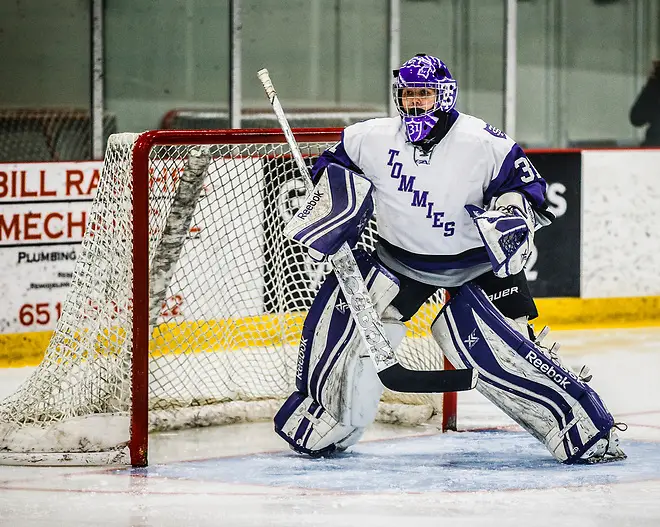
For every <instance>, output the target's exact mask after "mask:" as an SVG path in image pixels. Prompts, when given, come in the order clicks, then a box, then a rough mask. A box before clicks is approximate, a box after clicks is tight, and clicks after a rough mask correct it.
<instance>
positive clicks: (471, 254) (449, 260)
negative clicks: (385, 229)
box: [378, 236, 490, 272]
mask: <svg viewBox="0 0 660 527" xmlns="http://www.w3.org/2000/svg"><path fill="white" fill-rule="evenodd" d="M378 244H379V245H380V246H381V247H382V248H383V249H385V251H386V252H387V253H388V254H389V255H390V256H392V258H395V259H396V260H398V261H399V262H401V263H402V264H404V265H407V266H408V267H411V268H412V269H416V270H417V271H427V272H433V271H446V270H450V269H468V268H470V267H474V266H475V265H479V264H484V263H489V262H490V260H489V259H488V252H487V251H486V248H485V247H475V248H474V249H468V250H467V251H463V252H462V253H459V254H443V255H429V254H417V253H412V252H410V251H406V250H405V249H402V248H401V247H397V246H396V245H394V244H392V243H390V242H388V241H387V240H385V239H384V238H381V237H380V236H379V237H378Z"/></svg>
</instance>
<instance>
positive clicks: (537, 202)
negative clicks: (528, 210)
mask: <svg viewBox="0 0 660 527" xmlns="http://www.w3.org/2000/svg"><path fill="white" fill-rule="evenodd" d="M521 157H524V158H525V159H527V156H526V155H525V152H523V149H522V148H520V146H518V144H517V143H515V144H514V145H513V146H512V147H511V150H510V151H509V153H508V154H507V156H506V157H505V158H504V161H503V162H502V166H501V167H500V171H499V172H498V174H497V176H496V177H495V178H494V179H493V180H492V181H491V182H490V185H488V188H487V189H486V192H485V193H484V203H490V201H491V200H492V199H493V198H494V197H497V196H501V195H502V194H506V193H507V192H513V191H515V192H520V193H522V194H524V195H525V197H526V198H527V199H528V200H529V202H530V204H531V205H532V207H533V208H534V209H539V210H544V209H545V206H544V203H545V192H546V188H547V184H546V182H545V180H544V179H543V178H542V177H541V176H540V175H539V174H538V173H537V172H536V170H535V169H533V165H532V163H531V161H529V160H528V162H527V163H526V164H521V165H520V166H519V167H518V168H516V167H515V162H516V160H518V159H520V158H521ZM525 167H532V169H533V170H534V173H535V174H536V177H534V179H533V180H532V181H531V182H529V183H525V179H529V177H530V173H529V172H525V171H524V170H523V168H525Z"/></svg>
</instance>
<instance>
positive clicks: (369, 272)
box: [275, 250, 403, 455]
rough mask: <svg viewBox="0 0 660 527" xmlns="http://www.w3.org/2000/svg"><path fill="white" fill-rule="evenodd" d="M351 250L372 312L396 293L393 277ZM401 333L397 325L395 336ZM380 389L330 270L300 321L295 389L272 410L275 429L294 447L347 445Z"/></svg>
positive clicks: (313, 449) (312, 450)
mask: <svg viewBox="0 0 660 527" xmlns="http://www.w3.org/2000/svg"><path fill="white" fill-rule="evenodd" d="M354 253H355V259H356V261H357V263H358V267H359V268H360V271H361V273H362V276H363V277H364V279H365V283H366V284H367V288H368V289H369V292H370V294H371V298H372V300H373V302H374V305H375V307H376V312H377V313H378V314H382V313H383V311H384V310H385V308H386V307H387V306H388V305H389V303H390V302H391V301H392V299H393V298H394V297H395V296H396V295H397V293H398V290H399V287H398V283H397V281H396V278H394V277H393V276H392V275H391V274H390V273H389V272H388V271H387V270H386V269H385V268H384V267H382V266H381V265H380V264H378V263H377V262H376V261H375V260H374V259H373V258H372V257H371V256H369V255H368V254H367V253H366V252H364V251H362V250H356V251H355V252H354ZM392 326H393V327H395V328H397V329H398V326H397V325H396V324H393V325H392ZM386 329H387V325H386ZM389 336H390V338H393V337H394V335H393V334H391V335H389ZM402 338H403V333H402V332H400V331H398V332H397V336H396V339H398V341H399V342H400V340H401V339H402ZM391 343H392V345H393V346H396V345H397V344H398V342H396V341H392V342H391ZM382 391H383V386H382V384H381V382H380V379H379V378H378V374H377V373H376V368H375V366H374V364H373V361H372V360H371V357H370V356H369V354H368V352H367V350H366V349H365V347H364V345H363V343H362V340H361V337H360V335H359V333H358V331H357V327H356V325H355V322H354V320H353V318H352V316H351V313H350V310H349V308H348V305H347V304H346V301H345V299H344V295H343V293H342V292H341V290H340V288H339V284H338V282H337V279H336V278H335V276H334V274H333V275H330V276H328V278H327V279H326V281H325V282H324V283H323V285H322V286H321V289H320V290H319V292H318V294H317V296H316V298H315V299H314V302H313V304H312V306H311V308H310V310H309V313H308V315H307V317H306V319H305V323H304V324H303V330H302V335H301V339H300V347H299V350H298V364H297V367H296V392H295V393H294V394H293V395H291V397H289V399H288V400H287V402H286V403H285V404H284V406H282V408H281V409H280V411H279V412H278V413H277V415H276V416H275V430H276V431H277V433H278V434H280V435H281V436H282V437H283V438H284V439H285V440H286V441H287V442H288V443H289V444H290V445H291V446H292V447H293V449H294V450H296V451H298V452H302V453H306V454H312V455H314V454H319V453H321V454H322V453H328V452H331V451H333V450H335V449H337V448H340V449H342V448H346V447H347V446H350V445H351V444H354V443H355V442H357V441H358V440H359V438H360V436H361V435H362V431H363V430H364V428H365V427H366V426H368V425H369V424H370V423H371V422H372V421H373V420H374V418H375V416H376V412H377V410H378V402H379V400H380V396H381V394H382ZM310 416H311V418H310ZM312 418H313V419H312Z"/></svg>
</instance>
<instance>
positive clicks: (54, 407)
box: [0, 134, 442, 452]
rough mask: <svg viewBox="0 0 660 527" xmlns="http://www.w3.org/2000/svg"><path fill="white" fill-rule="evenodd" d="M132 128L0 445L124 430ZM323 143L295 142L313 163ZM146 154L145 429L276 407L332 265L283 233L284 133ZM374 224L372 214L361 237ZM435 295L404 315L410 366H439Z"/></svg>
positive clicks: (289, 196) (256, 414) (293, 182)
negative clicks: (411, 315) (272, 138)
mask: <svg viewBox="0 0 660 527" xmlns="http://www.w3.org/2000/svg"><path fill="white" fill-rule="evenodd" d="M137 137H138V136H137V135H135V134H118V135H115V136H112V137H111V139H110V140H109V142H108V148H107V151H106V156H105V163H104V168H103V175H102V178H101V181H100V185H99V188H98V191H97V196H96V199H95V201H94V203H93V206H92V210H91V213H90V218H89V223H88V225H87V232H86V235H85V238H84V241H83V247H82V254H81V257H80V258H79V261H78V264H77V267H76V271H75V273H74V277H73V281H72V284H71V289H70V293H69V295H68V297H67V299H66V301H65V303H64V306H63V310H62V316H61V318H60V320H59V323H58V326H57V329H56V332H55V334H54V336H53V338H52V340H51V342H50V345H49V347H48V349H47V351H46V354H45V357H44V360H43V362H42V364H41V365H40V366H39V367H38V368H37V369H36V370H35V371H34V373H33V374H32V375H31V376H30V377H29V378H28V380H27V381H26V382H25V383H24V384H23V385H22V386H21V387H20V388H19V390H18V391H17V392H16V393H14V394H13V395H11V396H10V397H8V398H7V399H5V400H4V401H2V403H0V452H19V451H20V452H24V451H27V452H42V451H44V452H49V451H50V452H68V451H73V452H97V451H103V450H107V449H112V448H115V447H117V446H118V445H125V444H126V442H127V441H128V439H129V438H128V434H129V432H128V429H129V424H128V422H129V421H128V419H129V415H130V411H131V367H132V366H131V365H132V331H133V320H132V315H133V311H132V295H133V289H132V287H133V283H132V282H133V265H134V259H135V258H134V255H133V212H132V211H133V203H132V184H133V179H134V174H133V170H132V149H133V145H134V143H135V141H136V139H137ZM330 144H332V141H331V142H324V143H301V144H300V147H301V150H302V152H303V155H304V157H305V159H306V161H308V162H310V163H311V162H312V161H313V160H314V158H315V156H317V155H318V154H319V153H320V152H321V151H323V149H325V148H326V147H328V146H329V145H330ZM149 158H150V161H149V225H148V229H149V248H147V247H144V249H143V250H144V253H143V255H144V254H146V252H147V250H148V254H149V258H150V306H151V326H152V330H151V339H150V343H149V383H148V392H149V395H148V396H149V419H150V429H151V430H164V429H176V428H182V427H188V426H205V425H209V424H221V423H231V422H235V421H238V420H254V419H266V418H272V416H273V415H274V413H275V411H276V410H277V408H278V407H279V404H280V403H281V400H282V399H283V398H284V397H286V396H287V395H288V394H289V393H291V391H292V390H293V388H294V382H295V362H296V358H297V348H298V339H299V335H300V330H301V328H302V322H303V320H304V316H305V314H306V311H307V309H308V308H309V306H310V305H311V302H312V300H313V298H314V295H315V293H316V291H317V289H318V287H319V286H320V284H321V282H322V280H323V277H324V276H325V274H327V272H329V271H330V269H329V267H328V264H316V263H314V262H312V261H311V260H309V259H308V258H307V257H306V253H305V251H304V250H303V249H301V248H300V247H299V246H297V245H296V244H294V243H293V242H291V241H289V240H286V239H284V238H283V236H282V228H283V225H284V224H285V222H286V221H287V220H288V218H289V217H290V216H291V214H293V212H295V210H296V208H297V207H298V206H299V205H300V203H302V200H303V198H304V183H303V182H302V180H301V179H300V175H299V174H298V173H297V171H296V170H295V168H294V162H293V159H292V158H291V156H290V155H289V153H288V147H287V146H286V143H276V142H275V143H274V142H269V143H260V142H257V141H256V138H252V140H250V139H249V137H248V138H246V142H245V144H238V145H236V144H234V145H228V144H210V145H206V146H204V147H201V148H200V147H194V146H193V145H185V146H174V145H165V146H156V147H154V148H153V149H152V150H151V151H150V154H149ZM207 163H208V168H207V169H205V168H206V166H207ZM374 240H375V222H373V221H372V223H371V225H370V226H369V228H368V229H367V231H366V232H365V235H364V237H363V243H364V245H365V246H366V247H368V248H371V247H373V244H374ZM138 256H139V255H138ZM437 300H438V299H435V300H434V302H432V303H430V304H429V305H427V306H424V307H423V308H422V310H420V313H419V314H418V315H417V316H416V317H415V319H413V321H411V322H410V323H409V324H408V325H409V329H410V331H409V333H408V336H407V337H406V339H404V342H403V344H402V346H401V347H400V348H399V349H398V350H397V355H398V356H399V359H400V360H401V362H402V363H403V365H404V366H406V367H408V368H412V369H441V368H442V360H441V355H440V353H439V350H438V348H437V345H436V344H435V343H434V342H433V340H432V339H431V338H430V336H429V331H428V328H429V326H430V323H431V321H432V317H433V316H435V314H436V313H437V311H438V309H439V308H438V304H437ZM384 402H385V403H387V404H385V405H381V406H382V408H381V412H380V414H379V416H380V418H381V419H383V420H386V421H390V422H398V421H401V422H419V421H421V420H424V419H428V418H430V417H431V416H432V415H434V414H436V413H437V412H438V410H439V407H440V405H439V400H438V399H436V398H434V397H430V396H416V395H408V396H402V395H401V394H392V393H386V394H385V396H384Z"/></svg>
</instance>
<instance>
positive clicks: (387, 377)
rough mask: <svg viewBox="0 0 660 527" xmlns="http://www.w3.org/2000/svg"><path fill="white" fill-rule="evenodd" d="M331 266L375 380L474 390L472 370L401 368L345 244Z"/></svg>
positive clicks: (267, 83) (292, 142) (412, 388)
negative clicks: (365, 351) (376, 377)
mask: <svg viewBox="0 0 660 527" xmlns="http://www.w3.org/2000/svg"><path fill="white" fill-rule="evenodd" d="M257 76H258V77H259V80H260V81H261V84H262V85H263V87H264V90H266V96H267V97H268V100H269V101H270V104H271V106H272V107H273V111H274V112H275V115H276V116H277V120H278V122H279V124H280V127H281V128H282V131H283V132H284V137H286V141H287V143H288V144H289V148H290V149H291V153H292V154H293V159H294V160H295V162H296V165H297V167H298V170H299V171H300V173H301V174H302V176H303V177H304V178H305V186H306V187H307V190H308V191H309V190H311V189H312V188H313V183H312V179H311V176H310V174H309V171H308V170H307V166H306V165H305V161H304V160H303V157H302V154H301V152H300V148H299V147H298V143H297V141H296V138H295V137H294V135H293V132H292V131H291V126H290V125H289V121H288V119H287V118H286V115H285V114H284V110H283V108H282V105H281V104H280V100H279V98H278V97H277V93H276V92H275V88H274V87H273V83H272V81H271V79H270V75H269V74H268V70H267V69H262V70H259V71H258V72H257ZM330 262H331V263H332V266H333V267H334V271H335V275H336V276H337V281H338V282H339V286H340V287H341V290H342V292H343V293H344V296H345V297H346V303H347V304H348V306H349V308H350V310H351V314H352V315H353V319H354V320H355V324H356V326H357V328H358V332H359V334H360V336H361V337H362V340H363V341H364V344H365V346H366V347H367V350H368V351H369V356H370V357H371V359H372V361H373V363H374V365H375V366H376V371H377V372H378V377H379V378H380V381H381V382H382V383H383V385H384V386H385V387H386V388H389V389H390V390H392V391H396V392H409V393H442V392H459V391H464V390H471V389H472V388H474V386H475V385H476V381H477V371H476V370H473V369H461V370H436V371H419V370H409V369H407V368H404V367H403V366H401V364H400V363H399V361H398V359H397V358H396V355H395V354H394V350H393V349H392V346H391V345H390V342H389V340H388V339H387V335H386V333H385V328H384V327H383V323H382V322H381V320H380V317H379V316H378V314H377V313H376V310H375V308H374V305H373V302H372V300H371V296H370V295H369V291H368V289H367V286H366V285H365V283H364V280H363V279H362V275H361V274H360V270H359V268H358V265H357V263H356V261H355V257H354V256H353V253H352V252H351V249H350V247H349V246H348V244H347V243H344V244H343V245H342V246H341V247H340V248H339V250H338V251H337V252H336V253H335V254H333V255H332V256H330Z"/></svg>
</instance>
